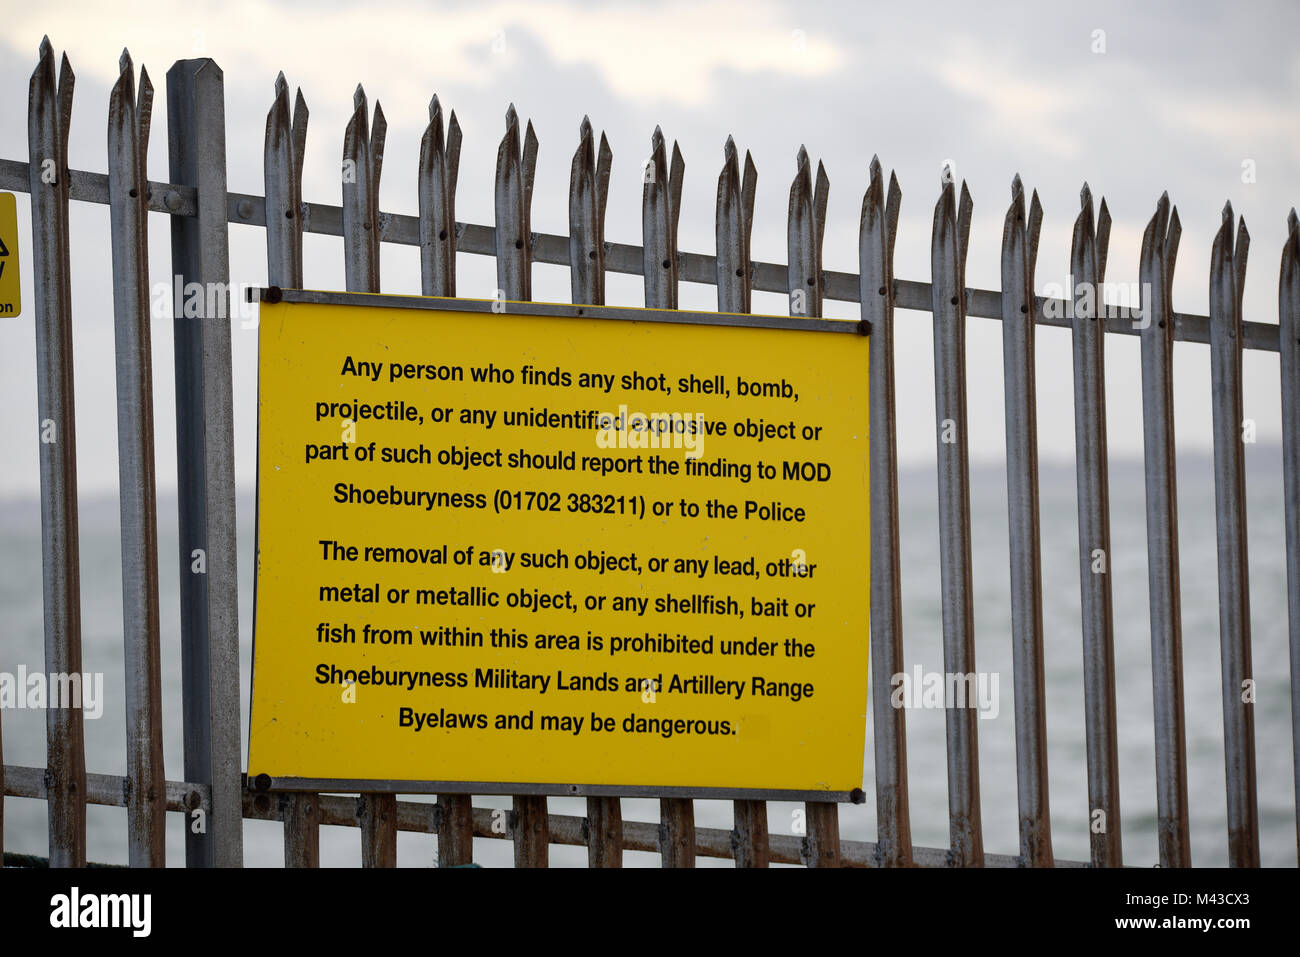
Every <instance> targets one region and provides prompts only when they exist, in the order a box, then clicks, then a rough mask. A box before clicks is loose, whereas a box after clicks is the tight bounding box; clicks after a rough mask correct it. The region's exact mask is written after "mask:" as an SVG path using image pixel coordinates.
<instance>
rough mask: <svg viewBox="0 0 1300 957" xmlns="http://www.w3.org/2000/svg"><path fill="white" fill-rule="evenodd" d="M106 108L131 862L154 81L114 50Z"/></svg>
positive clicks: (146, 576) (154, 681) (147, 712)
mask: <svg viewBox="0 0 1300 957" xmlns="http://www.w3.org/2000/svg"><path fill="white" fill-rule="evenodd" d="M119 67H120V74H119V76H118V79H117V83H116V84H114V86H113V91H112V94H111V95H110V97H109V107H108V202H109V216H110V220H111V223H112V237H113V242H112V245H113V314H114V315H113V318H114V327H115V330H116V340H117V342H116V345H117V348H116V358H117V362H116V365H117V442H118V475H119V479H120V481H119V485H120V488H121V495H120V498H121V515H122V615H123V630H122V634H123V642H124V645H125V649H124V656H123V661H124V662H125V665H126V748H127V752H126V782H127V788H128V791H127V798H126V802H127V812H126V817H127V837H128V843H129V847H130V862H131V865H132V866H133V867H162V866H164V865H165V864H166V861H167V853H166V852H167V849H166V840H167V826H166V817H167V786H166V782H167V779H166V775H165V774H164V772H163V746H162V669H161V663H160V659H159V654H160V653H159V625H158V508H157V499H156V494H155V488H154V455H153V449H154V431H153V364H152V360H151V350H150V322H149V236H148V216H149V208H148V205H147V204H148V199H147V194H148V192H149V180H148V176H147V175H146V169H145V160H146V157H147V156H148V147H149V121H150V117H151V113H152V110H153V84H152V83H150V82H149V74H148V72H147V71H145V70H144V68H141V70H140V98H139V102H138V103H137V102H136V98H135V68H134V67H133V65H132V63H131V56H130V54H129V53H127V52H126V51H123V52H122V58H121V60H120V61H119Z"/></svg>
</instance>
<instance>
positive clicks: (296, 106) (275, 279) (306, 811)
mask: <svg viewBox="0 0 1300 957" xmlns="http://www.w3.org/2000/svg"><path fill="white" fill-rule="evenodd" d="M309 116H310V111H308V109H307V101H306V100H304V99H303V95H302V90H298V92H297V96H296V98H295V100H294V103H293V107H292V110H291V109H290V105H289V84H288V82H287V81H286V80H285V78H284V74H283V73H281V74H280V75H279V76H277V77H276V80H275V101H274V102H273V103H272V104H271V109H270V110H269V111H268V112H267V114H266V139H265V148H264V153H263V174H264V180H265V182H264V188H265V190H266V277H267V281H268V282H269V283H270V284H271V285H273V286H282V287H287V288H289V289H298V288H301V287H302V283H303V279H302V158H303V153H304V151H305V150H306V148H307V120H308V118H309ZM253 587H254V594H253V605H254V608H256V606H257V594H256V588H257V585H256V576H254V585H253ZM280 808H281V815H282V816H283V819H284V866H285V867H319V866H320V795H318V794H297V793H294V794H283V795H281V796H280Z"/></svg>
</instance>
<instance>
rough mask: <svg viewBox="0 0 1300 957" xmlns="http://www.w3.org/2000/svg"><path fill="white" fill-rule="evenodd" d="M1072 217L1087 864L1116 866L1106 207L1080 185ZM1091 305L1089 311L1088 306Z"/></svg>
mask: <svg viewBox="0 0 1300 957" xmlns="http://www.w3.org/2000/svg"><path fill="white" fill-rule="evenodd" d="M1079 201H1080V206H1081V207H1082V208H1081V210H1080V212H1079V215H1078V217H1077V218H1076V219H1075V221H1074V237H1073V241H1072V243H1071V245H1070V275H1071V276H1072V277H1073V282H1074V284H1075V287H1074V288H1073V289H1070V290H1069V291H1068V292H1067V295H1068V296H1069V297H1070V300H1069V301H1070V306H1071V309H1072V313H1071V316H1072V319H1071V325H1072V328H1073V336H1072V338H1073V345H1074V443H1075V476H1076V481H1077V484H1078V493H1079V494H1078V498H1079V587H1080V592H1081V606H1082V610H1083V700H1084V723H1085V725H1086V729H1087V750H1088V832H1089V840H1090V843H1091V845H1092V852H1091V853H1092V863H1093V866H1094V867H1120V866H1121V865H1122V864H1123V855H1122V852H1121V842H1120V821H1119V758H1118V752H1117V743H1116V732H1115V636H1114V622H1113V619H1112V611H1111V595H1110V565H1111V555H1110V480H1109V478H1108V471H1107V458H1106V371H1105V365H1106V362H1105V358H1106V345H1105V343H1106V325H1105V322H1104V321H1103V320H1101V319H1099V318H1098V313H1099V312H1100V311H1101V309H1100V303H1099V302H1098V301H1097V298H1098V295H1097V294H1098V292H1099V290H1100V289H1101V288H1102V281H1103V280H1104V278H1105V275H1106V247H1107V245H1108V244H1109V240H1110V210H1108V209H1107V208H1106V201H1105V200H1104V199H1103V200H1102V201H1101V208H1100V212H1099V214H1098V217H1097V222H1096V224H1095V227H1094V223H1093V218H1092V192H1091V191H1090V190H1089V189H1088V184H1087V183H1085V184H1084V186H1083V191H1082V193H1081V195H1080V197H1079ZM1089 302H1091V303H1092V306H1091V308H1088V307H1087V303H1089Z"/></svg>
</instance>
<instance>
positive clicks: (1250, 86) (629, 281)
mask: <svg viewBox="0 0 1300 957" xmlns="http://www.w3.org/2000/svg"><path fill="white" fill-rule="evenodd" d="M4 6H5V8H6V9H5V22H6V30H5V31H4V34H3V36H2V37H0V44H3V46H4V48H5V55H4V57H3V58H0V143H3V146H2V147H0V156H3V157H4V158H7V159H16V160H22V159H26V157H27V133H26V122H27V120H26V104H27V98H26V90H27V83H28V78H29V77H30V75H31V71H32V70H33V68H34V67H35V65H36V62H37V47H38V44H39V42H40V39H41V36H42V35H43V34H46V33H48V34H49V36H50V39H51V41H52V42H53V44H54V46H55V49H56V50H57V51H60V52H61V51H63V50H66V51H67V52H68V55H69V57H70V58H71V61H72V66H73V68H74V70H75V71H76V74H77V85H76V97H75V100H74V107H73V120H72V132H71V137H70V162H71V165H72V166H73V167H74V168H78V169H87V170H93V171H99V172H102V171H104V170H105V169H106V121H107V103H108V92H109V89H110V87H111V84H112V82H113V81H114V80H115V78H116V75H117V69H118V68H117V61H118V55H119V54H120V53H121V50H122V48H123V47H124V46H125V47H129V48H130V51H131V53H132V55H133V56H134V58H135V61H136V64H137V65H140V64H144V65H145V66H147V67H148V68H149V71H150V75H151V77H152V78H153V81H154V84H155V87H156V88H157V90H158V93H157V100H156V102H155V109H154V124H153V135H152V139H151V145H150V151H149V157H150V159H149V176H150V178H152V179H155V180H165V179H167V151H166V139H167V131H166V93H165V74H166V71H167V69H168V67H169V66H170V65H171V64H172V62H174V61H175V60H177V59H181V58H186V57H192V56H210V57H213V58H214V59H215V60H216V61H217V63H218V64H220V65H221V67H222V68H223V69H224V71H225V78H226V130H227V132H226V138H227V150H228V163H229V188H230V189H231V190H236V191H241V192H248V193H256V194H261V193H262V192H263V178H262V143H263V134H264V127H265V118H266V112H267V110H268V108H269V107H270V105H271V101H272V96H273V83H274V80H275V77H276V73H277V71H279V70H283V71H284V73H285V75H286V77H287V78H288V80H289V82H290V84H291V86H293V87H298V86H300V87H301V88H302V90H303V93H304V95H305V97H306V99H307V103H308V105H309V107H310V110H311V123H310V126H309V129H308V136H307V153H306V171H305V175H304V182H303V192H304V197H305V198H306V199H307V200H309V201H313V202H323V203H331V204H335V205H337V204H338V203H339V202H340V196H341V187H340V182H339V180H340V176H339V169H340V158H341V151H342V140H343V131H344V126H345V124H346V122H347V119H348V116H349V115H350V112H351V108H352V91H353V89H354V88H355V86H356V84H357V83H358V82H362V83H364V85H365V89H366V92H367V93H368V94H369V96H370V99H371V105H372V109H373V104H374V101H375V100H379V101H380V102H382V104H383V108H384V112H385V114H386V116H387V119H388V124H389V131H388V140H387V147H386V149H385V154H384V167H383V179H382V182H381V186H380V199H381V206H382V208H383V209H384V210H385V211H389V212H400V213H407V214H413V213H415V212H416V210H417V201H416V193H415V178H416V165H417V159H418V149H419V141H420V136H421V134H422V132H423V130H424V126H425V124H426V122H427V105H428V101H429V98H430V96H431V94H433V93H435V92H436V93H438V94H439V96H440V98H441V100H442V102H443V103H444V105H445V106H447V107H450V108H453V109H455V111H456V114H457V116H458V118H459V120H460V123H461V125H462V127H463V129H464V135H465V140H464V147H463V151H462V156H461V167H460V182H459V189H458V193H457V201H456V202H457V207H456V211H457V217H458V219H460V220H462V221H468V222H475V223H483V224H491V223H492V222H493V211H492V176H493V168H494V164H495V157H496V150H497V144H498V142H499V140H500V137H501V133H502V131H503V129H504V125H503V114H504V112H505V109H506V107H507V106H508V104H510V103H511V102H513V103H515V104H516V106H517V108H518V110H519V112H520V114H521V116H522V117H524V118H526V119H531V120H532V121H533V124H534V126H535V128H536V131H537V135H538V137H539V139H540V142H541V148H540V153H539V159H538V169H537V179H536V188H535V192H534V198H533V210H532V217H533V227H534V229H536V230H538V231H540V232H549V233H561V234H563V233H567V230H568V214H567V190H568V178H569V164H570V159H571V157H572V153H573V149H574V147H575V146H576V145H577V136H578V124H579V123H580V121H581V120H582V117H583V115H584V114H588V115H590V117H591V120H592V123H593V124H594V125H595V126H596V128H597V129H598V130H602V129H603V130H604V131H605V132H606V133H607V135H608V137H609V140H610V144H611V147H612V148H613V151H614V167H613V175H612V179H611V184H610V201H609V211H608V219H607V226H606V237H607V238H608V239H610V240H612V241H616V242H629V243H639V242H640V236H641V223H640V201H641V200H640V197H641V189H640V186H641V184H640V167H641V164H642V162H643V161H644V159H645V157H646V155H647V154H648V151H649V137H650V134H651V132H652V131H653V129H654V127H655V125H656V124H659V125H662V127H663V130H664V133H665V135H666V136H667V137H668V138H669V139H670V140H672V139H676V140H677V141H678V142H679V143H680V145H681V149H682V152H683V154H684V157H685V160H686V177H685V187H684V191H683V204H682V209H683V211H682V217H681V228H680V236H679V245H680V248H681V249H682V250H683V251H688V252H702V253H712V252H713V251H714V202H715V196H716V184H717V176H718V172H719V169H720V167H721V163H722V146H723V143H724V141H725V140H726V137H727V135H728V134H732V135H734V136H735V138H736V142H737V143H738V144H739V146H740V147H741V149H742V150H745V149H748V150H750V151H752V153H753V156H754V160H755V162H756V164H757V166H758V173H759V176H758V196H757V203H756V210H755V223H754V243H753V254H754V257H755V258H756V259H759V260H764V261H775V262H785V259H786V252H785V225H786V221H785V217H786V203H787V197H788V191H789V187H790V181H791V178H792V176H793V175H794V172H795V154H796V151H797V150H798V148H799V146H800V144H806V145H807V148H808V150H809V152H810V154H811V155H812V156H813V158H814V160H817V159H821V160H822V161H824V162H825V164H826V169H827V172H828V174H829V176H830V181H831V192H830V207H829V210H828V215H827V219H828V222H827V229H826V241H825V253H824V260H825V262H824V265H825V267H826V268H827V269H832V270H844V271H850V272H856V267H857V255H858V244H857V227H858V217H859V212H860V208H861V202H862V194H863V191H864V190H865V188H866V185H867V181H868V164H869V162H870V160H871V156H872V154H873V153H878V154H879V156H880V159H881V162H882V163H883V164H884V165H885V167H886V169H891V168H892V169H894V170H896V171H897V174H898V177H899V181H900V183H901V186H902V190H903V203H902V214H901V219H900V225H899V236H898V243H897V251H896V273H897V275H898V276H899V277H900V278H905V279H916V280H927V279H928V278H929V271H930V267H929V245H930V225H931V218H932V215H933V208H934V202H935V200H936V198H937V196H938V190H939V179H940V169H941V166H942V164H943V163H944V162H945V161H946V160H951V161H952V162H954V163H955V166H956V170H957V173H958V176H959V177H961V178H964V179H965V180H966V181H967V182H968V183H969V186H970V189H971V192H972V195H973V197H974V201H975V210H974V218H973V225H972V229H971V244H970V255H969V261H968V266H967V277H966V282H967V285H968V286H972V287H978V288H997V287H998V286H999V284H1000V272H999V268H1000V267H999V255H1000V253H999V244H1000V237H1001V230H1002V220H1003V216H1004V215H1005V212H1006V207H1007V204H1008V201H1009V199H1010V190H1009V187H1010V182H1011V178H1012V176H1013V175H1014V174H1015V173H1017V172H1019V173H1020V174H1021V176H1022V177H1023V178H1024V181H1025V183H1026V185H1027V186H1028V187H1031V188H1037V189H1038V191H1039V195H1040V197H1041V199H1042V203H1043V206H1044V209H1045V221H1044V225H1043V234H1042V242H1041V247H1040V254H1039V260H1038V273H1037V290H1038V292H1039V293H1040V294H1042V293H1043V291H1044V287H1045V286H1046V285H1047V284H1049V283H1055V284H1057V285H1058V286H1062V287H1063V286H1064V285H1065V283H1066V281H1067V276H1066V274H1067V272H1068V262H1069V240H1070V229H1071V225H1072V223H1073V220H1074V217H1075V215H1076V214H1077V212H1078V203H1079V200H1078V193H1079V188H1080V186H1081V185H1082V183H1083V182H1084V181H1085V180H1087V181H1088V182H1089V183H1090V184H1091V186H1092V189H1093V192H1094V194H1096V195H1098V196H1102V195H1104V196H1105V197H1106V199H1107V201H1108V204H1109V206H1110V209H1111V213H1112V215H1113V216H1114V218H1115V226H1114V230H1113V234H1112V240H1111V251H1110V258H1109V266H1108V277H1107V278H1108V279H1109V280H1111V281H1114V282H1132V283H1136V282H1137V280H1138V272H1137V267H1138V252H1139V245H1140V242H1141V236H1142V230H1143V228H1144V227H1145V224H1146V222H1147V220H1148V219H1149V218H1150V216H1151V214H1152V212H1153V211H1154V208H1155V203H1156V200H1157V199H1158V197H1159V196H1160V193H1161V192H1162V190H1166V189H1167V190H1168V191H1169V194H1170V197H1171V198H1172V200H1173V201H1174V203H1175V204H1176V205H1177V207H1178V211H1179V215H1180V216H1181V218H1182V223H1183V239H1182V245H1181V248H1180V252H1179V260H1178V266H1177V270H1176V273H1175V280H1174V300H1175V308H1176V309H1178V310H1180V311H1185V312H1196V313H1202V314H1204V313H1205V312H1207V311H1208V264H1209V256H1210V249H1211V244H1212V242H1213V238H1214V232H1215V230H1216V229H1217V228H1218V225H1219V218H1220V211H1221V209H1222V207H1223V204H1224V202H1225V201H1226V200H1231V201H1232V204H1233V208H1234V209H1235V210H1236V211H1237V212H1239V213H1242V214H1243V215H1244V216H1245V218H1246V221H1247V223H1248V227H1249V229H1250V231H1251V234H1252V239H1253V245H1252V251H1251V266H1250V269H1249V272H1248V274H1247V286H1246V292H1245V307H1246V317H1247V318H1248V319H1251V320H1255V321H1261V322H1270V323H1275V322H1276V321H1277V275H1278V256H1279V253H1280V250H1281V245H1282V242H1283V240H1284V237H1285V222H1286V214H1287V211H1288V210H1289V209H1290V208H1291V207H1292V206H1293V205H1296V204H1297V202H1298V201H1300V176H1298V175H1297V174H1298V173H1300V122H1298V121H1300V116H1298V115H1297V108H1296V103H1297V102H1300V52H1297V48H1296V46H1295V42H1294V38H1295V37H1296V36H1297V35H1300V33H1298V29H1297V28H1300V7H1298V6H1297V5H1295V4H1292V3H1262V2H1261V3H1242V4H1231V5H1219V4H1210V3H1190V2H1189V3H1166V4H1156V3H1152V4H1142V5H1136V4H1127V3H1095V4H1090V5H1088V6H1087V7H1086V8H1084V7H1080V6H1077V5H1070V7H1068V8H1064V7H1063V8H1060V9H1057V8H1054V6H1053V5H1049V4H1023V5H1022V4H994V3H989V4H966V3H940V4H924V3H906V4H891V5H876V4H857V3H853V4H850V3H842V4H841V3H824V4H822V3H806V2H805V3H778V2H771V0H749V2H745V3H727V2H720V0H691V2H675V0H670V2H663V3H654V4H651V3H644V4H635V3H616V4H594V3H585V2H580V0H537V2H527V3H525V2H483V3H440V4H437V5H434V4H421V3H391V2H380V3H372V4H344V3H306V2H279V3H276V2H266V0H234V2H213V0H196V2H192V3H186V4H184V5H174V6H173V5H169V4H163V3H143V4H132V3H125V4H112V5H109V4H102V3H97V2H91V0H73V2H57V3H49V4H41V5H35V4H17V3H14V2H12V0H4ZM1099 30H1100V31H1104V45H1105V52H1094V48H1095V47H1096V46H1097V42H1098V39H1099V35H1098V34H1096V32H1095V31H1099ZM1246 161H1253V164H1254V170H1255V182H1253V183H1246V182H1243V175H1242V174H1243V163H1245V162H1246ZM18 207H19V219H20V234H21V237H22V238H21V243H20V255H21V257H22V263H23V266H22V269H23V301H24V310H25V311H24V315H23V316H22V318H20V319H17V320H0V403H3V406H4V414H3V416H0V441H2V442H3V449H4V452H3V461H4V463H5V465H4V468H3V469H0V496H5V497H13V496H25V495H28V494H31V493H34V492H35V490H36V489H37V488H38V473H37V448H38V436H37V422H38V416H37V411H36V381H35V370H34V354H35V345H34V332H33V326H32V309H33V306H34V298H33V294H32V289H31V277H30V267H31V232H30V218H29V216H28V212H27V211H28V202H27V197H26V195H25V194H19V197H18ZM72 227H73V250H72V265H73V274H74V282H73V310H74V337H75V363H76V366H75V375H76V390H77V391H76V405H77V413H78V417H77V441H78V459H79V466H80V467H79V479H80V484H81V488H82V490H83V491H85V492H100V491H111V490H112V489H114V488H115V487H116V484H117V466H116V411H115V409H116V391H115V380H114V371H113V360H112V354H113V318H112V301H111V284H110V275H111V273H110V270H111V259H110V249H109V245H108V210H107V207H102V206H90V205H86V204H81V203H74V204H73V209H72ZM263 236H264V234H263V231H262V230H261V229H256V228H252V227H244V226H233V227H232V229H231V279H232V281H234V282H237V283H248V284H261V283H263V282H264V281H265V278H266V258H265V245H264V238H263ZM168 237H169V226H168V223H167V219H166V217H164V216H161V215H155V216H152V217H151V225H150V261H151V281H152V282H154V283H157V282H165V281H167V279H168V277H169V275H170V271H171V270H170V262H169V260H170V252H169V238H168ZM305 269H306V283H307V285H308V286H310V287H315V288H328V289H336V288H342V286H343V252H342V240H341V239H336V238H332V237H320V236H308V237H307V240H306V266H305ZM381 269H382V277H383V288H384V290H385V291H386V292H418V291H419V288H420V282H419V264H418V255H417V250H416V249H415V248H413V247H396V246H389V245H385V247H384V249H383V259H382V267H381ZM495 286H496V281H495V268H494V265H493V262H492V260H491V259H489V258H486V257H479V256H470V255H465V254H462V255H461V256H460V257H459V292H460V294H461V295H464V296H472V297H490V296H492V295H493V293H494V290H495ZM568 294H569V280H568V273H567V269H564V268H560V267H553V266H537V267H535V270H534V297H535V298H536V299H538V300H550V301H566V300H567V299H568ZM681 300H682V305H683V307H695V308H704V309H712V308H715V307H716V294H715V292H714V290H713V288H712V287H709V286H700V285H693V284H688V283H687V284H683V286H682V293H681ZM609 301H610V302H611V303H612V304H618V305H639V304H640V303H641V302H642V301H643V300H642V291H641V281H640V278H639V277H631V276H611V277H610V281H609ZM754 309H755V311H762V312H784V311H786V309H787V304H786V302H785V299H784V297H782V296H779V295H772V294H756V296H755V302H754ZM856 309H857V307H856V305H854V304H850V303H839V302H832V301H828V302H827V305H826V313H827V314H828V315H833V316H853V315H855V313H856ZM899 323H900V330H899V334H898V341H897V360H896V361H897V370H898V371H897V381H898V410H899V413H898V414H899V422H898V425H899V446H900V453H901V457H902V459H903V461H904V462H905V463H923V462H926V461H928V460H932V459H933V457H934V448H935V423H934V398H933V395H934V393H933V354H932V344H931V339H930V334H929V328H930V320H929V317H928V315H926V314H922V313H912V312H904V313H900V316H899ZM250 325H251V323H250ZM232 326H233V332H232V335H233V340H234V350H233V357H234V371H235V389H236V419H235V428H236V441H237V447H238V453H237V464H236V470H237V478H238V479H239V481H240V482H241V483H242V484H251V482H252V481H253V477H254V465H255V452H256V449H255V441H256V439H255V434H256V433H255V413H256V334H255V332H254V331H253V330H252V329H251V328H241V323H240V322H239V321H238V320H236V321H235V322H234V323H233V324H232ZM153 334H154V374H155V383H154V386H155V411H156V427H157V437H158V438H157V444H158V449H157V451H158V460H157V464H158V478H159V484H160V487H162V488H170V487H174V485H175V424H174V423H175V416H174V391H173V377H172V323H171V320H170V318H167V319H161V320H157V319H156V320H155V322H154V328H153ZM967 355H968V365H969V390H970V408H971V421H970V441H971V455H972V460H973V461H975V462H979V461H989V460H993V461H996V460H1000V459H1001V458H1002V456H1003V449H1004V444H1003V407H1002V385H1001V380H1002V358H1001V328H1000V325H999V324H998V323H997V322H994V321H990V320H984V319H971V320H970V324H969V333H968V354H967ZM1107 355H1108V378H1107V389H1108V403H1109V433H1110V442H1111V452H1112V455H1113V456H1115V457H1140V455H1141V452H1142V434H1141V398H1140V372H1139V365H1138V343H1137V340H1136V338H1131V337H1111V338H1110V339H1109V340H1108V354H1107ZM1175 355H1176V362H1175V371H1174V374H1175V407H1176V416H1177V425H1176V433H1177V438H1178V442H1179V447H1180V449H1181V450H1186V451H1195V450H1204V449H1208V448H1210V445H1211V437H1210V398H1209V353H1208V349H1207V347H1205V346H1200V345H1192V344H1180V345H1179V346H1178V347H1177V348H1176V350H1175ZM1038 363H1039V380H1038V384H1039V430H1040V447H1041V454H1042V457H1043V458H1044V460H1047V461H1051V460H1059V461H1064V462H1069V461H1072V458H1073V450H1074V438H1073V407H1072V385H1071V382H1072V368H1071V361H1070V341H1069V334H1068V332H1066V331H1064V330H1056V329H1043V330H1042V331H1041V332H1040V335H1039V358H1038ZM1245 414H1246V416H1247V417H1249V418H1251V419H1253V420H1254V421H1255V422H1256V424H1257V429H1258V436H1259V440H1260V442H1261V443H1270V442H1276V441H1277V440H1278V438H1279V435H1280V432H1279V430H1280V409H1279V399H1278V364H1277V357H1276V355H1274V354H1248V355H1247V357H1246V393H1245Z"/></svg>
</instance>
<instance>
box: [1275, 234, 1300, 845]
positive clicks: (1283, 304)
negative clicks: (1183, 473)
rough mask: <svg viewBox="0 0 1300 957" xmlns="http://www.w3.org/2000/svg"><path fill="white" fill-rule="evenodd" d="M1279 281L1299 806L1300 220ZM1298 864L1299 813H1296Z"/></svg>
mask: <svg viewBox="0 0 1300 957" xmlns="http://www.w3.org/2000/svg"><path fill="white" fill-rule="evenodd" d="M1286 226H1287V238H1286V243H1285V244H1284V245H1283V247H1282V267H1281V270H1280V275H1279V277H1278V291H1277V301H1278V346H1279V348H1280V350H1281V354H1280V356H1279V357H1278V358H1279V365H1280V371H1281V381H1282V489H1283V496H1282V497H1283V500H1284V502H1285V511H1286V597H1287V609H1288V618H1287V623H1288V629H1287V631H1288V635H1289V642H1290V646H1291V760H1292V768H1293V771H1294V775H1295V785H1294V787H1295V789H1294V790H1293V791H1292V792H1291V793H1292V796H1293V798H1295V799H1296V801H1297V803H1298V804H1300V217H1297V216H1296V211H1295V209H1292V210H1291V215H1290V216H1288V217H1287V221H1286ZM1296 854H1297V858H1298V859H1300V813H1297V814H1296Z"/></svg>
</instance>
